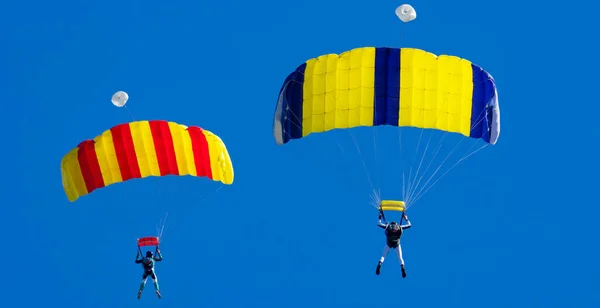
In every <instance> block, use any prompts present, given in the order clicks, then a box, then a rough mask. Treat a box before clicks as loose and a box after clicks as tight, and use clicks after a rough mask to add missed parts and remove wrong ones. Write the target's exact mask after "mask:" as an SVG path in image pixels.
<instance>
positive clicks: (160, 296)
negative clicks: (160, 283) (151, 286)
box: [156, 290, 162, 299]
mask: <svg viewBox="0 0 600 308" xmlns="http://www.w3.org/2000/svg"><path fill="white" fill-rule="evenodd" d="M156 295H157V296H158V298H159V299H160V298H162V295H160V291H158V290H156Z"/></svg>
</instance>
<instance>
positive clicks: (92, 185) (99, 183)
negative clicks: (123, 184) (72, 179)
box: [77, 140, 104, 194]
mask: <svg viewBox="0 0 600 308" xmlns="http://www.w3.org/2000/svg"><path fill="white" fill-rule="evenodd" d="M77 147H78V148H79V151H77V160H78V161H79V168H80V169H81V174H82V175H83V181H84V182H85V187H86V188H87V191H88V194H89V193H91V192H92V191H93V190H95V189H97V188H102V187H104V178H103V177H102V171H101V170H100V163H98V156H97V155H96V147H95V146H94V141H93V140H86V141H83V142H82V143H80V144H79V145H78V146H77Z"/></svg>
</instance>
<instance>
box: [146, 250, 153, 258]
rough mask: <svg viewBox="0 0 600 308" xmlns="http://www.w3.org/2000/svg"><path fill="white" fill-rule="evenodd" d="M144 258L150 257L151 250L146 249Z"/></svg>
mask: <svg viewBox="0 0 600 308" xmlns="http://www.w3.org/2000/svg"><path fill="white" fill-rule="evenodd" d="M146 258H152V251H150V250H148V251H146Z"/></svg>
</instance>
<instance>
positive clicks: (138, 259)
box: [135, 251, 142, 263]
mask: <svg viewBox="0 0 600 308" xmlns="http://www.w3.org/2000/svg"><path fill="white" fill-rule="evenodd" d="M135 263H142V259H140V252H139V251H138V252H137V254H136V255H135Z"/></svg>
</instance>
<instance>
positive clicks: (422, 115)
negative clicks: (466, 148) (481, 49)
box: [399, 48, 473, 136]
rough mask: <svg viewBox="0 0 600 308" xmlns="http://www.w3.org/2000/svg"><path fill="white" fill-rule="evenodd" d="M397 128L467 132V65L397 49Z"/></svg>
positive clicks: (469, 81)
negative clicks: (398, 89) (398, 71)
mask: <svg viewBox="0 0 600 308" xmlns="http://www.w3.org/2000/svg"><path fill="white" fill-rule="evenodd" d="M400 59H401V62H400V63H401V64H400V114H399V117H400V123H399V126H415V127H420V128H434V129H441V130H444V131H450V132H456V133H461V134H463V135H465V136H469V134H470V132H471V127H470V125H471V105H472V96H473V81H472V78H473V71H472V68H471V62H469V61H468V60H465V59H460V58H458V57H455V56H446V55H442V56H439V57H437V56H436V55H434V54H432V53H429V52H426V51H424V50H419V49H413V48H402V49H401V55H400Z"/></svg>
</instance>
